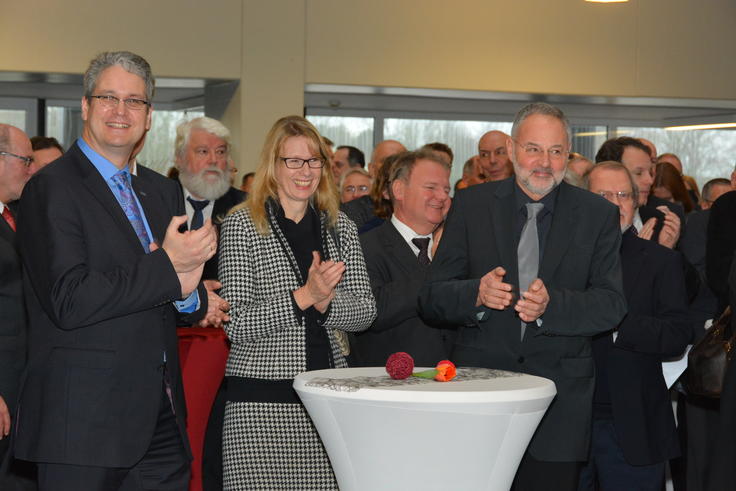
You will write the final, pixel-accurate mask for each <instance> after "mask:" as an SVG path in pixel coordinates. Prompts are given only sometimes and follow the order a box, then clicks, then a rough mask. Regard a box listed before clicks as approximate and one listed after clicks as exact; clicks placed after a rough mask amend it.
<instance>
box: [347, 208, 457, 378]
mask: <svg viewBox="0 0 736 491" xmlns="http://www.w3.org/2000/svg"><path fill="white" fill-rule="evenodd" d="M360 242H361V244H362V246H363V255H364V256H365V263H366V267H367V268H368V276H369V277H370V280H371V288H372V289H373V296H374V297H375V298H376V308H377V311H378V317H376V320H375V321H374V322H373V324H371V327H370V328H368V330H367V331H363V332H360V333H356V334H355V337H354V340H355V343H352V345H351V355H352V356H353V360H354V363H355V364H356V365H357V366H384V365H385V364H386V359H387V358H388V357H389V355H390V354H392V353H395V352H397V351H405V352H407V353H409V354H410V355H411V356H412V358H414V363H415V364H416V365H417V366H428V367H434V366H435V365H436V364H437V362H438V361H440V360H444V359H447V358H448V357H449V355H450V349H451V347H452V342H453V341H454V337H455V330H454V329H451V328H438V327H430V326H428V325H427V324H425V323H424V321H422V319H421V318H420V317H419V313H418V311H417V296H418V294H419V288H420V287H421V286H422V283H423V282H424V279H425V276H426V274H427V272H428V270H429V267H428V266H422V265H421V264H419V260H418V259H417V257H416V256H415V255H414V252H413V251H412V250H411V248H410V247H409V244H407V243H406V241H405V240H404V238H403V237H402V236H401V234H400V233H399V232H398V230H396V227H394V225H393V224H392V223H391V222H390V221H387V222H384V223H383V224H382V225H381V226H379V227H378V228H375V229H373V230H371V231H370V232H366V233H365V234H363V235H361V236H360Z"/></svg>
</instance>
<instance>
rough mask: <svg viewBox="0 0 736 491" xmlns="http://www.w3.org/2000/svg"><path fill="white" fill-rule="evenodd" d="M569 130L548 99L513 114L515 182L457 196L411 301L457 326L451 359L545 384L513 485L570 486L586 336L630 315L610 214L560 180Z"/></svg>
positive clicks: (585, 392)
mask: <svg viewBox="0 0 736 491" xmlns="http://www.w3.org/2000/svg"><path fill="white" fill-rule="evenodd" d="M570 143H571V135H570V126H569V123H568V122H567V119H566V118H565V116H564V114H563V113H562V111H560V110H559V109H557V108H556V107H554V106H550V105H549V104H545V103H533V104H529V105H527V106H525V107H524V108H522V109H521V111H519V113H518V114H517V115H516V119H515V121H514V124H513V129H512V133H511V137H510V138H508V139H507V140H506V151H507V153H508V155H510V157H511V161H512V162H513V166H514V172H515V177H514V178H512V179H506V180H503V181H499V182H490V183H485V184H478V185H476V186H473V187H470V188H468V189H466V190H465V191H463V192H462V193H458V196H457V198H456V199H455V200H454V203H453V206H452V208H451V210H450V213H449V215H448V217H447V221H446V223H445V230H444V234H443V237H442V241H441V242H440V245H439V248H438V250H437V253H436V256H435V258H434V260H433V261H432V265H431V267H430V273H429V279H428V280H427V282H425V284H424V286H423V288H422V290H421V291H420V295H419V305H420V309H421V311H422V313H423V317H424V318H425V320H427V321H428V322H431V323H435V324H439V323H448V324H454V325H459V326H462V327H460V328H459V330H458V334H457V338H456V341H455V347H454V352H453V361H454V362H455V363H457V364H460V365H464V366H480V367H489V368H499V369H505V370H511V371H515V372H524V373H529V374H532V375H538V376H541V377H546V378H549V379H551V380H553V381H554V383H555V385H556V387H557V395H556V397H555V399H554V400H553V401H552V403H551V405H550V407H549V409H548V410H547V413H546V414H545V416H544V418H543V419H542V422H541V423H540V424H539V427H538V428H537V430H536V433H535V434H534V436H533V437H532V440H531V442H530V444H529V447H528V448H527V450H526V452H525V454H524V457H523V459H522V461H521V464H520V466H519V468H518V471H517V473H516V478H515V480H514V485H513V489H514V490H516V491H526V490H540V491H542V490H544V491H550V490H566V491H573V490H576V489H577V486H578V477H579V472H580V469H581V468H582V463H583V462H584V461H585V460H586V459H587V458H588V444H589V442H590V425H591V401H592V397H593V385H594V368H593V359H592V358H591V338H592V336H593V335H595V334H598V333H601V332H605V331H609V330H611V329H613V328H614V327H615V326H616V325H618V323H619V322H620V321H621V319H622V317H623V316H624V314H625V313H626V303H625V300H624V295H623V292H622V284H621V265H620V259H619V254H618V251H619V246H620V244H621V233H620V231H619V220H618V215H619V214H618V210H617V209H616V208H615V207H614V206H612V205H611V204H610V203H607V202H606V201H605V200H603V199H601V198H600V197H596V196H594V195H592V194H591V193H589V192H587V191H585V190H582V189H578V188H575V187H573V186H570V185H569V184H567V183H565V182H562V178H563V176H564V173H565V168H566V165H567V161H568V153H569V151H570Z"/></svg>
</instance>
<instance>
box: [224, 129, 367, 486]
mask: <svg viewBox="0 0 736 491" xmlns="http://www.w3.org/2000/svg"><path fill="white" fill-rule="evenodd" d="M326 162H329V160H328V151H327V148H326V146H325V144H324V141H323V139H322V137H321V136H320V135H319V133H318V132H317V130H316V129H315V128H314V126H312V125H311V124H310V123H309V122H308V121H307V120H306V119H304V118H302V117H299V116H288V117H285V118H281V119H280V120H278V121H277V122H276V123H275V124H274V126H273V127H272V128H271V131H270V132H269V134H268V136H267V137H266V142H265V145H264V148H263V152H262V154H261V160H260V164H259V167H258V169H257V171H256V175H255V178H254V181H253V186H252V189H251V193H250V194H249V195H248V199H247V200H246V201H245V203H243V204H242V205H240V206H238V207H236V208H235V209H234V210H233V211H232V212H231V214H230V215H229V216H228V217H227V218H226V219H225V222H224V223H223V225H222V232H221V246H220V247H221V253H220V274H219V278H220V281H221V282H222V291H221V296H222V297H223V298H224V299H226V300H227V301H228V302H229V303H230V305H231V310H230V317H231V320H230V322H228V323H227V324H226V325H225V332H226V333H227V335H228V337H229V338H230V341H231V342H232V346H231V349H230V355H229V357H228V361H227V368H226V372H225V375H226V378H227V403H226V406H225V421H224V429H223V471H224V475H223V478H224V487H225V489H336V488H337V484H336V482H335V478H334V475H333V473H332V468H331V467H330V463H329V460H328V458H327V455H326V453H325V450H324V448H323V446H322V442H321V441H320V439H319V436H318V434H317V432H316V430H315V428H314V426H313V425H312V422H311V420H310V418H309V416H308V415H307V413H306V411H305V409H304V407H303V406H302V404H301V402H300V400H299V398H298V396H297V394H296V393H295V392H294V390H293V388H292V382H293V379H294V377H295V376H296V375H297V374H299V373H301V372H304V371H307V370H319V369H323V368H333V367H334V368H341V367H346V366H347V363H346V362H345V358H344V356H343V354H342V352H341V349H340V346H339V343H338V341H337V339H336V330H340V331H362V330H364V329H367V328H368V326H370V324H371V322H373V319H374V318H375V315H376V306H375V301H374V299H373V294H372V293H371V288H370V283H369V280H368V274H367V272H366V268H365V262H364V259H363V252H362V250H361V246H360V242H359V241H358V235H357V231H356V227H355V224H353V222H351V221H350V220H348V219H347V217H346V216H345V215H344V214H342V213H340V212H339V211H338V207H339V199H338V196H337V193H336V190H335V186H334V184H333V182H332V173H331V172H330V171H329V169H325V168H324V165H325V163H326Z"/></svg>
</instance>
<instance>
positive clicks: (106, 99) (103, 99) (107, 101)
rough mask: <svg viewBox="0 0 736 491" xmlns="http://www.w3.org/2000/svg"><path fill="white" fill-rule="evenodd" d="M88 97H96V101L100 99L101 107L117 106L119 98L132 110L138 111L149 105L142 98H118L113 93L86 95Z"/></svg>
mask: <svg viewBox="0 0 736 491" xmlns="http://www.w3.org/2000/svg"><path fill="white" fill-rule="evenodd" d="M88 99H97V100H98V101H100V104H102V107H106V108H108V109H110V108H113V107H118V104H120V101H121V100H122V101H123V102H124V103H125V107H127V108H128V109H131V110H133V111H140V110H141V109H143V108H144V107H146V106H150V105H151V103H150V102H148V101H144V100H143V99H133V98H131V97H129V98H127V99H120V98H119V97H115V96H114V95H91V96H89V97H88Z"/></svg>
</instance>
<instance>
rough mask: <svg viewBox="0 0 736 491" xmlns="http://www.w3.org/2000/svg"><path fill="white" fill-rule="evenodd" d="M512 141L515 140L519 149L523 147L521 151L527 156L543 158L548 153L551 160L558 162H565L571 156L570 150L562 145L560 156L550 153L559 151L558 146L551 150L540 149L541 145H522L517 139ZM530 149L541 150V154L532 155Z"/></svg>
mask: <svg viewBox="0 0 736 491" xmlns="http://www.w3.org/2000/svg"><path fill="white" fill-rule="evenodd" d="M511 140H513V142H514V143H516V144H517V145H519V147H521V149H522V150H524V153H526V154H527V155H530V156H531V157H543V156H544V154H545V153H546V154H547V155H548V156H549V158H550V159H554V160H558V159H559V160H565V159H567V158H568V157H569V155H570V150H569V149H565V147H564V146H562V145H560V147H561V148H560V149H559V152H560V154H559V155H553V154H551V153H550V151H555V150H558V149H557V148H556V147H557V145H554V146H552V147H550V148H547V149H544V148H542V147H540V146H539V145H537V144H536V143H524V144H522V143H521V142H520V141H519V140H517V139H516V138H512V139H511ZM529 148H532V149H536V150H539V153H538V154H536V153H532V154H530V153H529ZM565 154H568V157H565Z"/></svg>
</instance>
